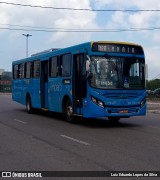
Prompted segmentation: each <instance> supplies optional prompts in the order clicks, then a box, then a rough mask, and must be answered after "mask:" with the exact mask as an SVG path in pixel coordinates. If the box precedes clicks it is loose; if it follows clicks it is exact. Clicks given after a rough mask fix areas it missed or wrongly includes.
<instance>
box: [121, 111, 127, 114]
mask: <svg viewBox="0 0 160 180" xmlns="http://www.w3.org/2000/svg"><path fill="white" fill-rule="evenodd" d="M119 113H121V114H126V113H128V110H120V111H119Z"/></svg>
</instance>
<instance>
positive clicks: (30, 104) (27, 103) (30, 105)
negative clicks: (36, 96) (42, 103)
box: [26, 96, 33, 113]
mask: <svg viewBox="0 0 160 180" xmlns="http://www.w3.org/2000/svg"><path fill="white" fill-rule="evenodd" d="M26 110H27V112H28V113H32V112H33V108H32V103H31V98H30V96H27V98H26Z"/></svg>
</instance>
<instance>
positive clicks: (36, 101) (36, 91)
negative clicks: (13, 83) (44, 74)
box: [30, 78, 41, 108]
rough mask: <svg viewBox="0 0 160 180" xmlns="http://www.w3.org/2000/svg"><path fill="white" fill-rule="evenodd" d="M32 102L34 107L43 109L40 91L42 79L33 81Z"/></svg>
mask: <svg viewBox="0 0 160 180" xmlns="http://www.w3.org/2000/svg"><path fill="white" fill-rule="evenodd" d="M30 85H31V94H30V96H31V102H32V107H34V108H41V91H40V79H39V78H35V79H31V84H30Z"/></svg>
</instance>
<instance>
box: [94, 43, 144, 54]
mask: <svg viewBox="0 0 160 180" xmlns="http://www.w3.org/2000/svg"><path fill="white" fill-rule="evenodd" d="M92 50H93V51H94V52H97V51H98V52H106V53H107V52H109V53H127V54H143V50H142V48H141V47H140V46H134V45H127V44H98V43H94V44H93V45H92Z"/></svg>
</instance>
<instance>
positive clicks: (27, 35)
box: [22, 34, 32, 57]
mask: <svg viewBox="0 0 160 180" xmlns="http://www.w3.org/2000/svg"><path fill="white" fill-rule="evenodd" d="M22 35H23V36H25V37H26V57H28V37H30V36H32V35H31V34H22Z"/></svg>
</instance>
